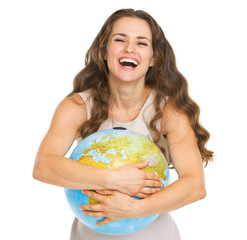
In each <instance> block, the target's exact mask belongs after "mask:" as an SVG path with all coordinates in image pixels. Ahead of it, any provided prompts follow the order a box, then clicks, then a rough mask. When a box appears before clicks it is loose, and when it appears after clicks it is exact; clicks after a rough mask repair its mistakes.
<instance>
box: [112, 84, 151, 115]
mask: <svg viewBox="0 0 247 240" xmlns="http://www.w3.org/2000/svg"><path fill="white" fill-rule="evenodd" d="M137 85H138V86H137ZM110 89H111V96H110V109H112V110H114V109H115V110H121V111H132V110H138V109H141V108H142V106H143V105H144V103H145V102H146V100H147V97H148V95H149V93H150V89H148V88H146V87H145V85H144V84H142V85H141V84H135V86H133V84H121V85H119V84H118V86H116V85H115V84H114V83H110Z"/></svg>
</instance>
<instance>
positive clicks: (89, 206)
mask: <svg viewBox="0 0 247 240" xmlns="http://www.w3.org/2000/svg"><path fill="white" fill-rule="evenodd" d="M79 209H81V210H89V211H97V212H100V211H102V205H101V204H98V203H96V204H85V205H81V206H80V207H79Z"/></svg>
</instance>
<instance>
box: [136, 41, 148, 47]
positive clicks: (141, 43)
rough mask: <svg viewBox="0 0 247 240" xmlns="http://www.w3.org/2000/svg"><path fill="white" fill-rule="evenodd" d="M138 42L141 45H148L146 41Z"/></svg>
mask: <svg viewBox="0 0 247 240" xmlns="http://www.w3.org/2000/svg"><path fill="white" fill-rule="evenodd" d="M138 44H139V45H142V46H148V44H147V43H144V42H139V43H138Z"/></svg>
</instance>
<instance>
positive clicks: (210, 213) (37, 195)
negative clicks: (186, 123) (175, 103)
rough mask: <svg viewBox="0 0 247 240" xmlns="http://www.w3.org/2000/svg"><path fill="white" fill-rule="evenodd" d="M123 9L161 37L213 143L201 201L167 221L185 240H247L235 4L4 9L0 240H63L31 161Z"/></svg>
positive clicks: (242, 53) (61, 212)
mask: <svg viewBox="0 0 247 240" xmlns="http://www.w3.org/2000/svg"><path fill="white" fill-rule="evenodd" d="M128 7H131V8H134V9H142V10H146V11H147V12H149V13H150V14H151V15H152V16H153V17H154V18H155V19H156V20H157V22H158V23H159V25H160V26H161V27H162V29H163V30H164V32H165V35H166V37H167V39H168V40H169V41H170V43H171V45H172V46H173V49H174V52H175V54H176V57H177V62H178V67H179V69H180V71H181V72H182V73H183V74H184V75H185V76H186V78H187V79H188V82H189V86H190V88H189V90H190V94H191V96H192V98H193V99H195V100H196V101H197V102H198V104H199V105H200V107H201V122H202V124H203V125H204V126H205V128H207V129H208V130H209V132H210V133H211V139H210V141H209V143H208V148H209V149H211V150H213V151H215V162H214V163H212V164H209V166H208V167H207V168H206V169H205V174H206V187H207V197H206V198H205V199H204V200H203V201H199V202H197V203H194V204H191V205H189V206H186V207H184V208H182V209H179V210H176V211H174V212H173V213H172V215H173V217H174V219H175V221H176V223H177V225H178V228H179V229H180V233H181V236H182V239H183V240H198V239H200V240H204V239H212V240H216V239H238V240H241V239H247V234H246V202H247V198H246V196H247V195H246V194H244V192H246V184H245V183H246V177H245V172H246V167H247V164H246V161H247V158H246V151H245V150H246V135H247V131H246V121H247V119H246V113H245V112H246V106H245V105H246V103H247V98H246V82H247V78H246V54H247V48H246V44H247V37H246V22H247V17H246V7H245V6H244V1H239V0H234V1H227V0H225V1H217V0H208V1H198V0H194V1H193V0H187V1H178V0H173V1H165V0H163V1H144V0H140V1H139V0H135V1H133V0H131V1H129V0H125V1H111V2H110V1H95V0H90V1H82V0H81V1H79V0H74V1H64V0H59V1H55V0H54V1H53V0H50V1H47V0H43V1H27V0H22V1H11V0H10V1H1V3H0V24H1V29H0V30H1V31H0V32H1V38H0V41H1V43H0V69H1V70H0V81H1V87H0V91H1V94H0V98H1V99H0V104H1V108H0V111H1V118H0V121H1V124H0V128H1V129H0V137H1V145H0V146H1V169H0V178H1V179H0V184H1V197H0V201H1V204H0V218H1V231H0V239H35V240H39V239H47V240H49V239H59V240H63V239H68V238H69V233H70V227H71V224H72V220H73V214H72V212H71V210H70V209H69V207H68V205H67V202H66V200H65V197H64V192H63V189H62V188H59V187H55V186H51V185H46V184H43V183H40V182H38V181H35V180H33V179H32V168H33V162H34V158H35V154H36V151H37V149H38V146H39V144H40V142H41V140H42V138H43V136H44V134H45V133H46V131H47V129H48V127H49V123H50V120H51V117H52V114H53V112H54V110H55V108H56V106H57V104H58V103H59V102H60V101H61V100H62V99H63V98H64V97H65V96H66V95H67V94H68V93H69V92H70V91H71V90H72V80H73V78H74V76H75V75H76V73H77V72H79V71H80V69H81V68H82V67H83V64H84V56H85V52H86V51H87V49H88V48H89V46H90V44H91V42H92V40H93V39H94V37H95V36H96V34H97V33H98V31H99V30H100V28H101V26H102V25H103V22H104V21H105V20H106V18H107V17H108V16H109V15H110V14H111V13H113V12H114V11H115V10H117V9H119V8H128ZM175 177H176V174H175V173H174V172H173V173H172V178H173V179H175ZM3 236H4V237H3ZM164 239H165V238H164Z"/></svg>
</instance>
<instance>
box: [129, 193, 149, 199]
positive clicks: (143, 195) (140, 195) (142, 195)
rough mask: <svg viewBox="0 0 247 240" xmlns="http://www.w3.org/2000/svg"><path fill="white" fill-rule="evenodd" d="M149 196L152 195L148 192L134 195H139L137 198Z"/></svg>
mask: <svg viewBox="0 0 247 240" xmlns="http://www.w3.org/2000/svg"><path fill="white" fill-rule="evenodd" d="M148 196H150V195H148V194H144V193H137V194H136V195H135V196H133V197H137V198H146V197H148Z"/></svg>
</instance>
